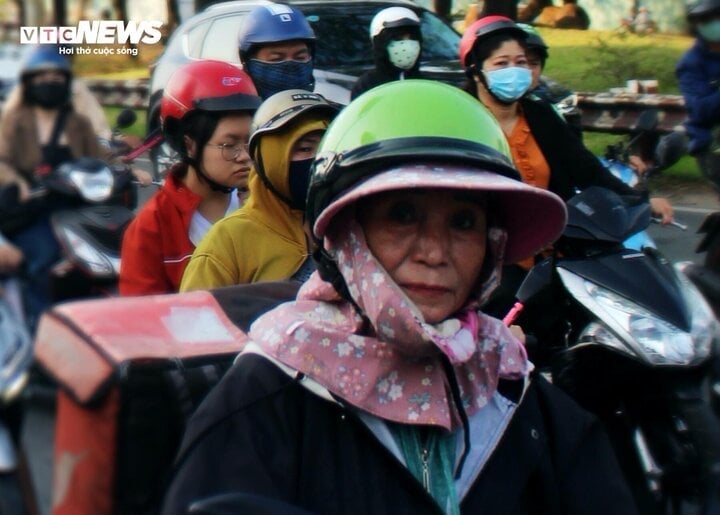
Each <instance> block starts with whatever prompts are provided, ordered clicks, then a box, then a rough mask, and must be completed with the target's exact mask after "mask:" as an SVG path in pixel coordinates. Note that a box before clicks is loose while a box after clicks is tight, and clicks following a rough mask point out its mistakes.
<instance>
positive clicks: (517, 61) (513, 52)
mask: <svg viewBox="0 0 720 515" xmlns="http://www.w3.org/2000/svg"><path fill="white" fill-rule="evenodd" d="M510 66H521V67H524V68H527V67H528V61H527V57H526V55H525V49H524V48H523V47H522V46H521V45H520V43H518V42H517V41H516V40H514V39H510V40H507V41H504V42H503V43H501V44H500V46H499V47H498V48H496V49H495V50H494V51H493V52H492V53H491V54H490V56H489V57H488V58H487V59H485V60H484V61H483V64H482V68H483V71H486V72H489V71H492V70H499V69H501V68H508V67H510Z"/></svg>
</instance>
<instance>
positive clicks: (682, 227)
mask: <svg viewBox="0 0 720 515" xmlns="http://www.w3.org/2000/svg"><path fill="white" fill-rule="evenodd" d="M650 220H651V221H652V222H653V223H656V224H661V223H662V218H656V217H652V218H651V219H650ZM668 225H672V226H673V227H677V228H678V229H680V230H683V231H687V228H688V226H687V225H685V224H681V223H680V222H677V221H675V220H671V221H670V222H669V223H668Z"/></svg>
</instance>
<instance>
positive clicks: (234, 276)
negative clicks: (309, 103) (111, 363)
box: [180, 113, 328, 291]
mask: <svg viewBox="0 0 720 515" xmlns="http://www.w3.org/2000/svg"><path fill="white" fill-rule="evenodd" d="M327 126H328V120H327V117H324V116H323V115H319V114H316V113H307V115H306V116H302V117H300V118H299V119H298V121H297V122H296V123H293V124H292V125H290V126H289V127H287V128H285V130H282V131H278V132H271V133H267V134H264V135H263V136H262V138H261V139H260V143H259V145H260V147H259V151H260V153H261V155H262V162H263V164H264V168H265V173H266V174H267V177H268V179H269V180H270V182H271V183H272V185H273V186H274V187H275V188H276V189H277V190H278V191H279V192H280V193H281V194H282V195H284V196H286V197H288V198H289V197H290V186H289V181H288V170H289V167H290V150H291V149H292V146H293V144H294V143H295V142H296V141H297V140H298V139H300V138H301V137H302V136H303V135H305V134H307V133H308V132H311V131H316V130H324V129H326V128H327ZM248 189H249V190H250V196H249V198H248V200H247V202H246V203H245V205H243V207H241V208H240V209H238V210H237V211H235V212H234V213H233V214H231V215H228V216H227V217H225V218H223V219H221V220H218V221H217V222H216V223H215V224H214V225H213V226H212V228H211V229H210V231H209V232H208V233H207V234H206V235H205V237H204V238H203V239H202V241H201V242H200V244H199V245H198V246H197V248H196V249H195V252H194V253H193V255H192V258H191V259H190V263H188V266H187V268H186V269H185V273H184V274H183V278H182V283H181V284H180V291H190V290H199V289H210V288H217V287H220V286H230V285H233V284H247V283H254V282H260V281H276V280H282V279H288V278H290V277H292V275H293V274H294V273H295V272H297V271H298V269H299V268H300V267H301V265H302V264H303V262H304V261H305V259H307V257H308V253H309V252H308V247H307V240H306V237H305V233H304V232H303V212H302V211H301V210H298V209H291V208H290V207H289V206H288V205H287V204H286V203H285V202H283V201H282V200H281V199H280V198H278V196H277V195H275V194H274V193H273V192H272V191H270V190H269V189H268V188H267V187H266V186H265V184H263V181H262V179H261V177H260V176H259V175H258V173H257V171H256V170H255V169H254V168H253V170H252V171H251V172H250V179H249V181H248Z"/></svg>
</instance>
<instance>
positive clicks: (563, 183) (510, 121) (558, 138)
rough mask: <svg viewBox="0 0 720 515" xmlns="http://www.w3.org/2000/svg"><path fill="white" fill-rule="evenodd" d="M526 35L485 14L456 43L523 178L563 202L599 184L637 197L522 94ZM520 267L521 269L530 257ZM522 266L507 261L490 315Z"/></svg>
mask: <svg viewBox="0 0 720 515" xmlns="http://www.w3.org/2000/svg"><path fill="white" fill-rule="evenodd" d="M526 38H527V33H526V32H525V31H524V30H523V29H522V28H520V27H518V26H517V25H516V24H515V22H513V21H512V20H511V19H509V18H506V17H504V16H486V17H484V18H481V19H479V20H477V21H476V22H475V23H473V24H472V25H471V26H470V27H468V29H467V30H466V31H465V33H464V35H463V38H462V40H461V42H460V61H461V62H462V64H463V66H464V67H465V73H466V75H467V77H468V79H469V80H468V85H467V87H466V90H467V91H468V93H470V94H471V95H473V96H474V97H476V98H477V99H478V100H479V101H480V102H482V104H484V105H485V107H487V108H488V109H489V110H490V112H491V113H492V114H493V115H494V116H495V119H496V120H497V121H498V123H499V124H500V127H501V128H502V130H503V132H504V133H505V136H506V137H507V140H508V143H509V144H510V150H511V153H512V157H513V161H514V163H515V166H516V167H517V169H518V171H519V172H520V174H521V176H522V178H523V181H525V182H526V183H528V184H532V185H534V186H538V187H541V188H545V189H548V190H550V191H552V192H553V193H556V194H557V195H559V196H560V197H562V198H563V199H564V200H568V199H569V198H570V197H572V196H573V195H575V193H577V192H578V191H580V190H583V189H585V188H587V187H589V186H601V187H604V188H608V189H611V190H613V191H615V192H617V193H619V194H621V195H625V196H636V197H638V201H642V200H643V199H642V194H640V193H638V192H637V191H636V190H634V189H632V188H631V187H630V186H628V185H626V184H625V183H624V182H622V181H621V180H619V179H617V178H616V177H615V176H614V175H612V173H611V172H610V171H609V170H607V169H606V168H605V167H603V166H602V164H601V163H600V161H599V160H598V159H597V158H596V157H595V156H594V155H593V154H592V153H591V152H590V151H589V150H588V149H587V148H586V147H585V146H584V145H583V143H582V141H581V140H580V139H579V138H578V136H577V134H575V132H573V130H572V128H571V127H570V126H569V125H568V124H567V123H566V122H565V121H564V120H563V119H562V118H561V117H560V116H559V115H558V113H557V112H556V111H555V110H554V108H553V107H552V106H551V105H550V104H548V103H547V102H545V101H542V100H539V99H535V98H532V97H531V96H526V95H525V94H526V93H527V91H528V90H529V88H530V87H531V84H532V74H531V71H530V68H529V66H528V60H527V56H526V54H525V50H526ZM650 204H651V206H652V209H653V212H655V213H656V214H657V215H659V216H661V217H662V220H663V222H664V223H668V222H670V221H672V217H673V211H672V207H671V206H670V204H669V203H668V202H667V201H666V200H665V199H662V198H652V199H650ZM523 265H524V268H525V269H526V268H527V267H528V266H531V265H532V260H531V261H530V262H527V263H523ZM525 269H523V267H518V266H516V265H515V266H513V265H511V266H510V267H506V270H505V271H503V288H502V290H503V291H501V292H499V293H498V295H496V299H498V298H501V297H503V296H507V298H506V299H505V300H504V301H502V302H501V303H500V304H499V307H498V311H497V312H495V313H494V314H504V313H502V311H503V310H505V308H508V309H509V307H510V306H511V305H512V298H513V296H514V292H515V291H516V289H517V285H518V284H519V282H518V281H520V280H522V278H523V277H524V275H525ZM513 279H515V280H513Z"/></svg>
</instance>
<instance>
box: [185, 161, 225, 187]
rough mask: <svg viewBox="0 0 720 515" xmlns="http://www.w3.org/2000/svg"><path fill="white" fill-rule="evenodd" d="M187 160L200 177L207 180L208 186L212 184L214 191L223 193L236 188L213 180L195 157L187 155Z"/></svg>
mask: <svg viewBox="0 0 720 515" xmlns="http://www.w3.org/2000/svg"><path fill="white" fill-rule="evenodd" d="M187 162H188V164H189V165H190V166H192V167H193V169H194V170H195V173H196V174H198V177H200V180H202V181H205V182H206V183H207V185H208V186H210V189H211V190H213V191H218V192H221V193H232V192H233V190H234V189H235V188H231V187H228V186H224V185H222V184H220V183H219V182H216V181H214V180H212V179H211V178H210V177H209V176H208V174H207V173H205V172H204V171H203V169H202V165H201V164H200V163H199V162H198V161H197V160H196V159H195V158H194V157H190V156H187Z"/></svg>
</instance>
